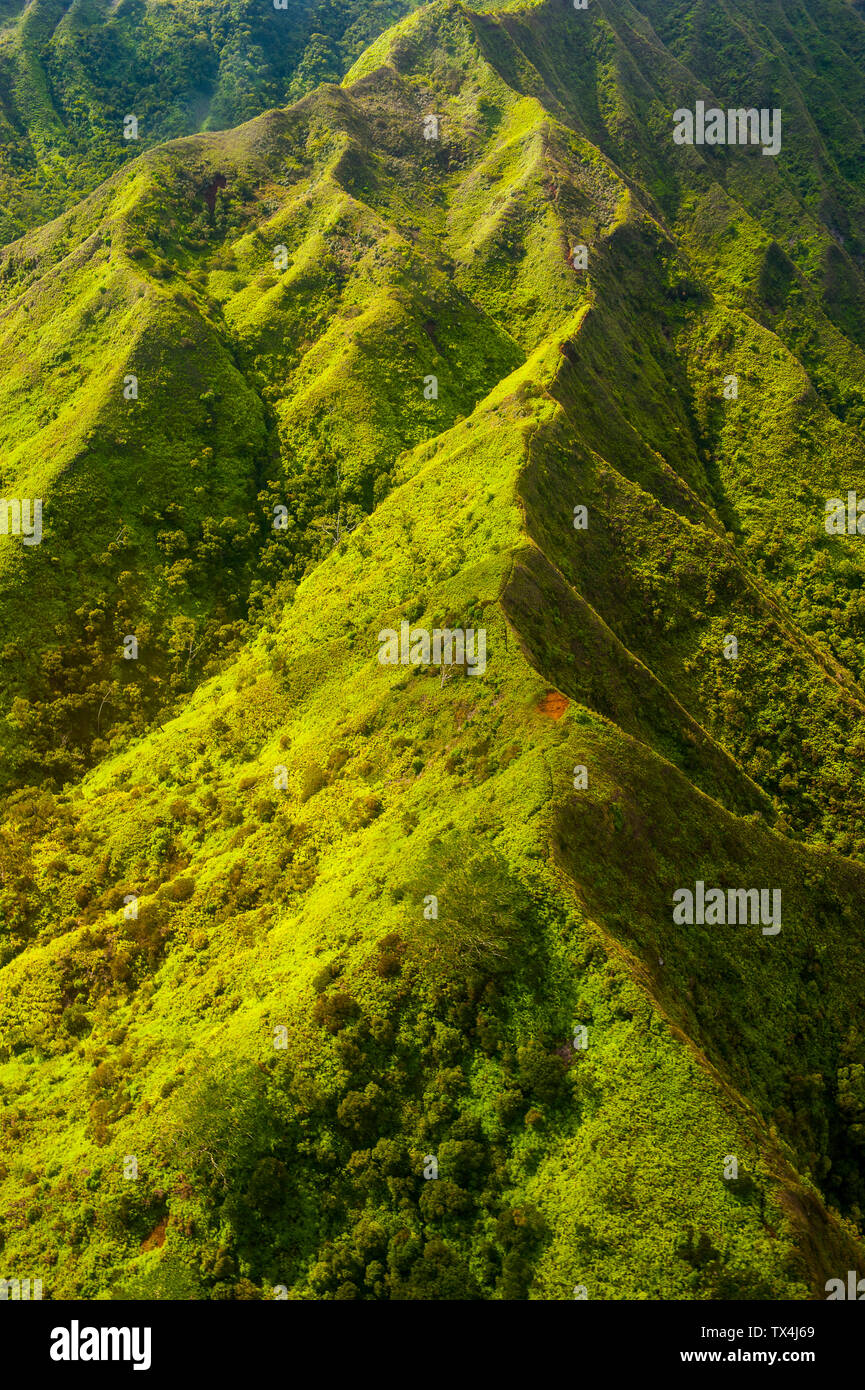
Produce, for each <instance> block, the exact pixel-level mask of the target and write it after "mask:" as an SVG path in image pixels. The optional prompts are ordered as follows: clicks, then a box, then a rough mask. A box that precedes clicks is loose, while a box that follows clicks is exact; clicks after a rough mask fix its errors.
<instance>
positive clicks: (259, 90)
mask: <svg viewBox="0 0 865 1390" xmlns="http://www.w3.org/2000/svg"><path fill="white" fill-rule="evenodd" d="M416 3H417V0H371V2H370V0H364V3H363V4H358V3H354V2H353V0H339V3H335V0H289V3H288V5H287V7H286V8H285V9H283V10H275V9H274V8H273V6H272V5H271V4H270V3H268V4H267V5H266V6H265V5H261V4H258V3H254V0H232V3H230V4H223V3H221V2H220V0H193V2H192V3H190V4H184V5H176V4H173V3H171V0H147V3H145V4H143V5H133V4H116V3H112V0H71V3H70V0H31V3H28V4H27V6H26V7H23V6H20V5H16V4H14V3H13V4H11V5H10V6H8V7H7V8H8V11H9V13H8V14H7V15H6V16H5V17H4V18H5V22H4V24H3V26H2V28H0V134H2V136H3V140H2V147H0V149H2V152H0V176H2V178H3V186H4V195H5V196H4V206H3V210H2V215H0V233H2V240H3V241H4V242H5V241H8V240H9V239H10V238H11V237H13V236H15V235H17V234H19V233H20V232H21V231H23V230H24V229H25V228H27V227H32V226H34V225H37V224H38V223H40V222H43V221H44V220H45V218H46V217H49V216H54V215H56V214H57V213H59V212H60V211H62V209H64V208H67V207H69V206H70V205H71V203H73V202H74V201H76V200H77V198H79V197H81V196H82V195H83V194H84V193H86V192H88V191H89V190H90V189H92V188H94V187H95V186H96V185H97V184H98V183H100V182H101V181H102V179H104V178H105V177H106V176H107V175H108V174H110V173H111V171H112V170H114V169H116V168H117V167H118V166H119V165H121V164H123V163H125V162H126V161H128V160H129V159H130V158H134V157H135V155H137V154H138V153H139V152H140V150H141V148H142V147H145V148H146V147H150V146H152V145H156V144H159V143H161V142H163V141H165V140H170V139H173V138H175V137H177V136H181V135H188V134H191V133H192V132H194V131H196V130H221V129H225V128H227V127H229V126H233V125H236V124H237V123H238V122H240V121H245V120H249V119H250V118H251V117H253V116H256V115H258V114H259V112H261V111H264V110H267V109H268V108H270V107H272V106H278V105H281V104H282V103H284V102H285V101H287V100H290V99H295V98H297V97H299V96H301V95H302V94H303V93H304V92H306V91H309V90H310V89H311V88H312V87H314V86H316V85H317V84H318V83H319V82H323V81H338V80H339V78H340V76H341V75H342V73H344V72H345V70H346V68H347V67H348V66H349V65H350V64H351V62H352V61H353V59H354V58H355V57H356V56H357V54H358V53H359V52H361V50H362V49H363V48H365V46H366V45H367V44H368V43H369V41H370V40H371V39H373V38H374V37H375V36H376V35H377V34H379V33H380V32H381V30H382V29H384V28H385V27H386V26H387V25H388V24H391V23H392V22H393V21H394V20H395V19H397V18H398V17H399V16H400V15H401V14H403V13H404V12H405V11H406V10H410V9H412V8H414V7H415V5H416ZM130 114H131V115H134V116H136V117H137V119H138V138H137V140H128V139H125V138H124V135H123V131H124V120H125V118H126V117H127V116H128V115H130Z"/></svg>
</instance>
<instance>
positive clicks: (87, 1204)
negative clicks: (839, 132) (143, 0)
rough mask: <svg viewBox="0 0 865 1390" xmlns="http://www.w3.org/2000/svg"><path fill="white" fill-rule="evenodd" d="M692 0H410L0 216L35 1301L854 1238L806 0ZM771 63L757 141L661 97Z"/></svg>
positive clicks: (853, 877) (830, 281)
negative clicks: (289, 100)
mask: <svg viewBox="0 0 865 1390" xmlns="http://www.w3.org/2000/svg"><path fill="white" fill-rule="evenodd" d="M711 8H712V7H706V6H703V5H697V4H688V5H676V6H661V5H655V4H649V3H642V4H639V5H631V4H625V3H613V0H597V3H595V4H592V5H591V6H590V7H589V9H588V10H587V11H585V12H581V11H576V10H574V9H573V7H571V6H566V5H563V4H553V3H546V4H540V5H536V6H535V5H516V6H508V7H503V8H496V9H495V10H492V9H484V10H483V11H475V10H472V9H470V8H467V7H464V6H460V5H454V4H435V5H432V6H430V7H428V8H426V9H424V10H422V11H419V12H418V13H417V14H416V15H413V16H411V17H409V18H408V19H407V20H405V21H404V22H403V23H401V24H400V25H398V26H397V28H396V29H395V30H394V31H392V32H390V33H388V34H387V35H386V36H384V37H383V38H382V39H380V40H378V41H376V42H375V43H374V44H373V45H372V47H371V48H370V49H369V51H368V53H367V54H366V55H365V56H364V57H363V58H361V59H360V60H359V62H358V63H357V65H356V66H355V68H354V69H353V70H352V71H351V72H350V73H349V74H348V77H347V78H346V79H345V82H344V84H343V85H341V86H336V85H334V84H328V85H325V86H323V87H320V88H318V89H316V90H315V91H314V92H311V93H309V94H308V95H306V96H304V97H303V98H302V99H301V100H300V101H299V102H297V103H295V104H294V105H291V106H289V107H287V108H284V109H280V110H278V111H274V112H269V113H266V114H264V115H261V116H258V117H256V118H255V119H254V120H252V121H250V122H248V123H247V124H245V125H243V126H240V127H238V128H237V129H234V130H231V131H224V132H212V133H207V134H196V135H193V136H190V137H188V138H185V139H182V140H179V141H176V142H171V143H170V144H167V145H165V146H162V147H160V148H159V149H157V150H153V151H150V152H148V153H147V154H146V155H144V156H143V157H142V158H141V159H140V160H138V161H136V162H135V163H134V164H132V165H130V166H129V167H128V168H125V169H123V170H121V171H119V172H118V173H116V174H114V175H113V176H112V177H111V179H110V180H109V181H108V182H107V183H105V184H103V185H102V186H101V187H100V188H99V189H98V190H97V191H96V192H95V193H93V194H91V195H90V197H89V198H87V199H86V200H85V201H84V202H82V203H81V204H78V205H76V206H75V207H74V208H71V209H70V210H69V211H68V212H67V213H66V214H64V216H63V217H61V218H60V219H58V220H56V221H55V222H53V223H52V224H51V225H50V226H47V227H44V228H41V229H39V230H37V231H34V232H32V233H29V234H28V235H27V236H25V237H24V238H23V239H21V240H20V241H18V242H17V243H16V244H15V245H13V246H9V247H7V248H6V251H5V252H4V253H3V258H2V264H0V290H2V292H3V295H4V298H3V307H2V310H0V311H2V312H3V318H2V320H0V332H2V335H3V336H2V338H0V354H2V355H3V360H4V367H8V370H7V371H6V373H5V376H4V382H5V385H4V391H6V393H7V396H6V401H5V402H4V410H3V412H2V413H0V419H3V420H4V422H5V423H4V427H3V428H4V430H5V431H6V435H5V441H4V453H3V457H4V459H5V460H6V465H5V466H6V470H7V471H6V475H5V476H4V480H3V485H4V489H5V490H6V495H7V496H10V495H15V496H20V497H22V498H23V497H31V498H32V497H35V496H36V495H37V494H38V492H40V491H41V492H43V493H44V498H43V501H44V504H45V507H44V514H45V527H44V535H43V538H42V539H41V541H40V543H39V544H38V545H34V546H30V547H28V548H27V549H25V547H24V546H23V544H19V541H20V539H21V538H20V537H15V536H5V537H3V538H2V541H3V550H2V554H0V562H2V564H3V566H4V569H3V570H2V591H0V599H2V602H3V604H4V605H5V608H4V625H5V628H6V630H7V631H10V632H12V633H13V634H14V635H13V636H12V637H11V638H10V645H11V646H12V647H13V648H14V649H13V650H12V651H11V652H9V651H8V649H7V652H6V653H4V663H3V667H2V674H3V681H4V685H3V689H2V691H0V695H2V698H3V700H4V701H5V707H6V709H7V710H8V711H9V714H10V716H11V718H10V725H9V728H10V732H9V734H8V736H7V738H6V743H5V745H4V751H5V755H6V767H5V772H6V777H7V780H8V781H9V782H10V783H11V782H13V781H15V782H17V783H19V784H20V786H19V790H18V791H16V792H14V793H12V794H10V795H7V797H6V798H5V801H4V805H3V817H4V820H3V825H2V828H0V864H2V871H3V892H2V897H0V911H2V914H3V916H2V921H3V928H4V934H3V943H2V950H3V957H2V959H3V964H2V969H0V1039H2V1042H0V1045H2V1047H3V1054H2V1056H3V1060H2V1063H0V1086H2V1087H3V1093H4V1100H5V1101H6V1115H7V1116H8V1117H9V1119H8V1120H7V1121H6V1122H5V1125H4V1129H3V1131H2V1138H0V1144H2V1149H0V1159H2V1161H3V1164H4V1167H3V1168H2V1169H0V1173H2V1175H3V1178H2V1182H0V1202H2V1204H3V1207H4V1210H5V1211H6V1213H8V1216H7V1227H8V1230H9V1235H7V1244H6V1248H5V1250H4V1258H5V1259H6V1260H7V1262H10V1261H11V1262H12V1263H13V1264H14V1265H15V1266H16V1267H20V1268H21V1269H22V1271H23V1270H24V1269H25V1266H26V1269H27V1270H28V1271H30V1272H33V1271H36V1270H42V1269H43V1268H44V1270H45V1274H44V1276H43V1278H44V1281H45V1283H46V1285H47V1286H48V1287H49V1288H50V1293H51V1296H54V1297H62V1296H64V1295H68V1294H73V1293H74V1294H83V1295H85V1296H94V1295H96V1294H100V1295H102V1296H105V1295H108V1296H113V1297H137V1296H143V1297H152V1298H165V1297H184V1298H198V1297H214V1298H245V1297H253V1298H259V1297H272V1296H275V1290H279V1289H281V1288H285V1289H287V1290H289V1291H290V1294H291V1296H295V1297H298V1296H299V1297H304V1296H314V1297H324V1298H331V1297H336V1298H392V1299H396V1298H490V1297H493V1298H496V1297H501V1298H524V1297H543V1298H553V1299H559V1298H571V1297H574V1296H575V1292H576V1296H580V1291H582V1293H583V1294H587V1295H588V1296H589V1297H592V1298H609V1297H626V1298H627V1297H643V1298H645V1297H663V1298H683V1299H687V1298H713V1297H714V1298H721V1299H734V1298H740V1297H757V1298H779V1297H781V1298H807V1297H820V1296H823V1292H824V1290H825V1284H826V1280H827V1279H829V1278H831V1277H833V1276H836V1275H838V1274H841V1273H843V1272H844V1271H846V1269H847V1268H851V1267H855V1266H856V1263H857V1261H861V1258H862V1244H861V1236H860V1232H859V1230H858V1226H857V1223H858V1221H859V1220H860V1216H861V1207H862V1200H863V1192H862V1179H861V1174H860V1162H859V1159H860V1157H861V1154H860V1149H861V1143H860V1135H859V1130H860V1128H861V1123H860V1122H861V1116H862V1113H863V1107H865V1098H863V1095H862V1094H861V1073H862V1068H863V1066H865V1056H863V1040H862V1037H861V1035H860V1032H859V1030H858V1029H857V1028H856V1027H855V1026H852V1025H851V1023H850V1000H851V998H853V997H855V996H856V995H857V993H858V992H859V989H860V985H861V977H862V974H863V970H865V959H863V948H862V943H861V941H860V940H859V936H858V932H857V922H858V904H859V902H860V900H861V893H862V889H863V884H862V875H863V872H865V870H863V867H862V863H861V859H862V854H863V850H865V845H863V843H862V841H861V838H860V831H859V824H860V822H861V811H862V807H861V798H862V789H861V786H860V781H861V779H860V778H859V776H858V771H857V765H856V760H855V757H852V756H851V750H855V749H856V748H858V747H860V746H861V739H862V714H863V696H862V691H861V682H862V676H863V672H862V667H861V642H860V640H859V630H860V628H861V626H862V624H863V622H865V615H863V612H862V609H861V604H860V600H859V598H858V591H859V589H860V588H861V586H862V576H863V573H865V570H863V562H862V560H861V559H860V557H859V553H858V549H857V535H856V534H855V529H854V534H850V533H848V532H845V533H844V534H836V533H835V532H832V531H830V530H829V529H827V526H826V517H827V514H828V513H827V509H826V504H827V500H829V499H831V498H833V497H834V498H837V497H846V495H847V493H848V491H850V490H853V489H858V488H862V487H863V479H862V464H861V458H862V455H861V442H862V441H861V427H862V422H863V418H865V417H863V413H862V411H863V405H865V402H863V399H862V395H861V381H862V370H861V369H862V350H861V345H860V343H861V335H862V329H863V318H862V316H861V314H860V306H861V303H862V300H861V293H862V283H861V266H860V263H859V250H858V244H857V243H856V241H855V236H854V235H853V234H852V231H851V229H852V228H853V227H855V218H856V211H857V208H858V206H859V202H858V200H859V199H860V197H861V187H860V179H859V175H858V174H857V172H856V170H855V169H854V168H852V167H851V168H849V169H846V170H845V171H844V173H843V175H842V173H841V170H840V167H839V164H838V149H837V147H836V146H835V145H834V144H833V143H832V142H831V140H830V136H829V133H828V132H829V130H830V128H832V125H833V119H834V117H833V115H832V113H833V112H834V110H835V108H834V105H833V102H834V100H836V99H838V100H840V96H838V97H833V95H832V92H831V91H830V90H829V89H828V88H827V86H826V84H825V83H824V84H819V85H818V84H815V82H814V78H813V73H814V61H815V54H816V55H818V56H820V57H821V59H822V60H823V61H825V63H826V64H828V70H832V64H833V63H834V62H835V61H836V55H837V61H838V63H839V68H838V70H839V71H843V72H844V73H845V74H846V73H847V71H848V68H849V66H850V64H852V67H853V75H852V76H851V77H850V79H849V84H848V90H852V87H851V85H850V84H852V83H853V82H854V80H855V81H861V77H862V72H861V62H860V61H859V59H858V58H857V57H856V56H855V55H856V54H857V53H858V52H859V50H857V48H856V46H855V38H856V35H857V34H858V33H859V29H858V28H857V27H856V26H859V25H860V23H861V21H860V20H859V19H858V17H857V16H855V15H853V14H852V13H851V14H850V15H849V16H843V15H841V14H840V13H839V11H838V7H837V6H832V5H829V4H825V5H824V4H818V5H816V6H814V7H812V10H811V11H809V13H808V15H807V16H806V15H805V14H804V12H800V10H799V8H798V7H792V6H782V5H773V6H771V7H770V8H771V13H770V15H769V18H768V19H767V20H766V22H765V29H766V33H764V32H763V29H762V28H758V27H757V26H758V23H759V13H758V11H757V8H756V6H746V5H735V6H733V5H724V6H721V7H714V9H715V10H717V11H718V13H719V14H720V16H721V17H720V19H719V18H718V17H717V15H715V16H714V17H713V14H712V12H711ZM760 13H762V11H761V12H760ZM719 25H720V28H719ZM719 35H720V39H721V41H718V39H719ZM806 38H807V40H808V42H807V43H806V42H805V41H804V40H805V39H806ZM842 48H845V49H846V55H848V56H844V57H843V61H842V56H841V54H840V50H841V49H842ZM767 55H768V56H767ZM849 55H854V56H852V57H851V56H849ZM761 62H762V63H763V66H761V65H760V64H761ZM776 70H777V72H778V73H783V74H785V76H784V82H785V83H786V82H788V81H789V86H788V87H785V88H784V91H783V92H781V93H780V97H779V99H780V102H781V107H782V111H783V112H784V113H785V116H786V115H787V113H789V111H790V110H792V111H793V118H792V120H789V119H785V122H784V124H783V132H784V134H783V140H782V147H781V151H780V153H779V155H778V157H777V158H774V157H773V158H771V159H770V158H767V157H765V156H763V154H762V151H761V149H760V148H758V147H754V148H751V147H748V146H743V147H732V146H724V147H721V146H703V147H699V148H698V147H697V146H696V145H695V146H680V145H677V144H676V142H675V140H674V138H673V132H674V125H675V119H674V116H675V112H676V111H677V109H680V108H682V107H691V106H695V104H696V102H697V101H699V100H703V99H704V98H705V97H709V96H711V97H712V99H715V94H717V100H718V101H719V103H721V102H723V104H724V105H725V106H726V105H727V104H728V103H729V104H734V105H735V106H736V107H739V106H745V107H748V106H750V105H751V104H752V102H759V104H760V105H761V106H762V105H764V104H770V105H772V106H773V109H774V105H776V104H777V100H776V96H778V94H777V93H776V90H775V88H774V87H773V86H772V85H771V83H770V81H769V79H770V77H772V73H773V72H775V71H776ZM857 74H858V76H857ZM803 110H807V112H808V113H809V122H808V123H807V124H806V123H803V122H802V121H801V120H800V118H799V114H798V113H799V112H800V111H803ZM431 118H434V120H433V121H431ZM836 174H837V175H838V178H837V180H835V183H834V186H833V191H832V193H831V195H830V194H829V193H828V192H827V190H828V188H829V186H830V184H832V182H833V180H834V179H835V175H836ZM845 219H846V221H845ZM842 223H844V225H845V226H846V227H847V231H845V232H844V239H845V244H844V246H843V247H841V246H840V245H839V241H838V238H837V236H836V230H837V228H838V227H839V226H840V225H841V224H842ZM842 287H846V288H843V289H842ZM848 291H849V292H848ZM130 379H132V380H134V383H135V391H134V394H131V391H132V387H131V382H130ZM48 402H50V403H51V404H50V406H47V404H46V403H48ZM40 408H41V409H42V411H43V413H44V416H45V418H43V416H42V415H37V414H36V413H35V412H37V411H39V410H40ZM854 514H855V513H854ZM7 619H8V620H7ZM481 635H482V636H481ZM129 637H132V638H134V639H135V654H134V655H132V656H127V654H126V653H127V652H128V651H129V650H130V649H129V646H128V638H129ZM460 644H462V645H460ZM208 663H209V664H208ZM88 768H89V770H88ZM46 774H50V777H51V784H50V785H49V777H48V776H46ZM764 898H765V905H766V910H765V913H764ZM755 905H756V906H755ZM689 914H690V915H689ZM130 1156H132V1157H133V1158H134V1160H135V1163H134V1174H133V1176H132V1177H131V1178H130V1177H129V1176H128V1175H127V1171H126V1167H124V1165H125V1164H126V1166H127V1167H128V1162H127V1160H128V1159H129V1157H130ZM85 1170H86V1171H85ZM34 1193H35V1194H36V1195H37V1196H38V1199H39V1205H40V1210H42V1211H43V1212H45V1213H46V1215H45V1217H44V1219H39V1220H35V1221H29V1220H26V1219H24V1216H23V1213H24V1212H25V1204H26V1203H27V1202H30V1203H32V1201H33V1194H34ZM61 1218H62V1230H63V1236H62V1239H58V1236H57V1233H56V1226H57V1224H58V1222H59V1221H60V1219H61ZM10 1268H11V1266H10Z"/></svg>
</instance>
